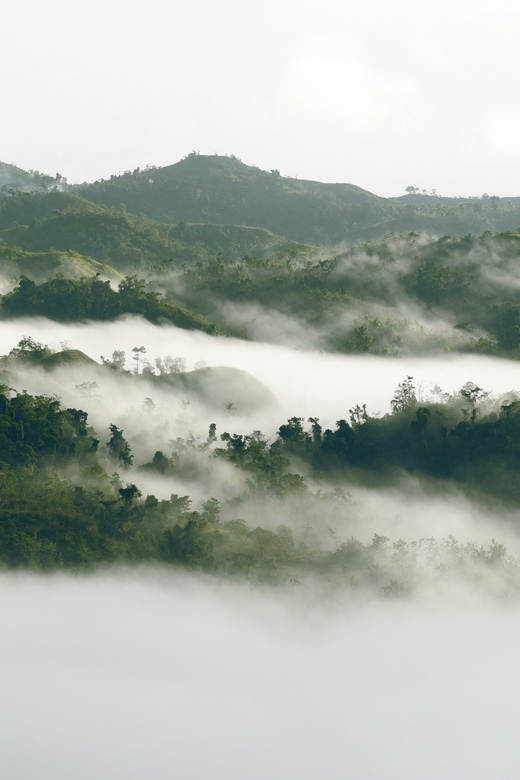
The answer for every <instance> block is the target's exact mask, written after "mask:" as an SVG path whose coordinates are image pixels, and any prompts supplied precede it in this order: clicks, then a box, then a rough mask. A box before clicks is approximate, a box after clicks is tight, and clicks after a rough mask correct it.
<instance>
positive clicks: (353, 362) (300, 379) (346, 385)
mask: <svg viewBox="0 0 520 780" xmlns="http://www.w3.org/2000/svg"><path fill="white" fill-rule="evenodd" d="M23 335H31V336H32V337H33V338H35V339H37V340H38V341H42V342H44V343H47V344H50V345H53V346H54V347H55V348H57V349H58V348H59V345H60V343H61V342H63V341H64V340H68V341H69V342H70V344H71V346H72V347H73V348H75V349H80V350H82V351H84V352H86V353H87V354H88V355H90V356H91V357H92V358H94V359H95V360H99V357H100V355H104V356H105V357H110V355H111V354H112V352H113V351H114V350H115V349H122V350H124V351H125V352H126V353H127V367H128V368H132V365H131V364H132V360H131V355H132V352H131V350H132V348H133V347H135V346H145V347H146V349H147V351H148V352H147V357H148V358H149V359H150V360H151V362H153V360H154V358H155V357H164V356H165V355H167V354H170V355H172V356H174V357H175V356H182V357H184V358H185V359H186V361H187V366H188V369H191V368H193V367H194V365H195V364H196V363H197V362H199V361H204V362H205V363H206V364H208V365H210V366H217V365H223V366H231V367H235V368H239V369H243V370H246V371H249V372H250V373H251V374H253V376H255V377H257V378H258V379H259V380H260V381H262V382H263V383H264V384H265V385H266V386H267V387H268V388H269V389H270V390H272V391H273V393H274V394H275V396H276V397H277V399H278V400H279V402H280V403H281V404H282V406H283V409H282V414H283V413H285V414H287V415H290V416H293V415H298V416H308V415H316V416H321V417H322V418H323V419H322V422H324V423H326V424H329V423H332V424H333V423H334V422H335V420H337V419H339V418H340V417H344V418H346V419H347V418H348V409H349V408H351V407H352V406H353V405H355V404H356V403H360V404H362V403H366V404H367V406H368V410H369V412H370V413H377V412H383V413H384V412H387V411H389V410H390V399H391V398H392V396H393V393H394V391H395V389H396V387H397V384H398V383H399V382H401V381H402V380H403V379H404V378H405V377H406V376H407V375H410V376H413V377H414V381H415V383H416V385H417V386H418V388H419V390H420V391H421V392H423V393H424V395H425V396H427V395H428V392H429V389H431V388H432V387H433V386H434V385H439V386H440V387H441V388H442V389H443V390H444V391H447V392H453V391H458V390H459V389H460V388H461V387H462V386H463V385H464V384H465V383H466V382H468V381H471V382H475V383H476V384H478V385H479V386H480V387H483V388H484V389H486V390H490V391H492V392H493V393H505V392H508V391H510V390H512V389H513V388H515V387H516V388H517V389H519V388H520V366H519V365H518V363H516V362H515V361H507V360H498V359H496V358H488V357H481V356H473V355H453V354H452V355H449V354H447V355H446V357H439V358H411V357H406V358H404V357H403V358H391V359H390V358H383V357H374V356H368V357H367V356H352V355H331V354H327V353H321V352H319V351H315V352H309V351H304V350H296V349H290V348H287V347H284V346H277V345H272V344H262V343H257V342H248V341H240V340H237V339H231V338H215V337H213V336H208V335H206V334H203V333H198V332H194V331H187V330H180V329H178V328H174V327H170V326H155V325H152V324H151V323H149V322H146V321H143V320H141V319H139V318H125V319H122V320H119V321H117V322H113V323H91V324H81V325H63V324H59V323H55V322H51V321H50V320H45V319H25V320H15V321H10V322H5V323H3V324H2V331H1V334H0V352H1V353H3V354H5V353H6V352H8V351H9V350H10V349H12V347H14V346H15V345H16V343H17V342H18V341H19V340H20V338H21V337H22V336H23Z"/></svg>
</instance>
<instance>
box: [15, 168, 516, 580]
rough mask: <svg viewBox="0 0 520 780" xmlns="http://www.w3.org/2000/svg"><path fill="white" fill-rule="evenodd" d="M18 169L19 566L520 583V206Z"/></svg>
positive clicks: (159, 174) (220, 175)
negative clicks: (85, 178)
mask: <svg viewBox="0 0 520 780" xmlns="http://www.w3.org/2000/svg"><path fill="white" fill-rule="evenodd" d="M2 175H3V176H4V179H5V182H4V186H3V189H2V196H1V197H0V242H1V244H0V276H1V279H2V292H3V294H2V297H1V299H0V318H1V326H2V345H3V348H2V352H3V354H4V357H2V358H1V371H2V377H1V381H2V384H3V391H2V399H3V400H2V410H1V411H2V415H3V429H2V434H1V436H2V438H1V443H2V445H1V446H2V453H1V458H0V460H1V461H2V464H4V465H3V466H2V468H3V469H4V470H3V471H2V478H3V480H4V498H3V507H4V512H5V513H6V515H5V517H6V523H5V525H4V533H5V537H4V541H3V547H2V549H3V550H4V552H3V553H2V556H3V558H2V559H3V561H4V563H5V564H6V565H8V566H16V567H19V566H22V567H36V568H39V569H49V568H51V569H52V568H66V569H82V568H89V567H92V566H96V565H100V564H105V563H110V562H113V563H115V562H119V563H121V562H129V561H135V562H148V563H154V564H161V565H174V566H176V567H180V568H184V569H188V570H192V571H204V572H206V573H212V574H214V575H217V576H232V577H238V578H241V579H245V580H251V581H253V582H271V583H273V584H274V583H279V584H283V583H292V584H294V585H298V584H301V583H303V582H308V581H309V580H316V581H320V580H323V579H324V581H329V582H330V583H333V584H334V587H343V586H345V587H347V589H351V590H356V589H360V590H362V591H363V590H367V591H375V592H377V593H379V594H380V595H384V594H387V595H388V594H391V595H398V594H401V593H408V592H413V591H414V589H417V588H419V589H420V588H421V587H422V585H421V583H423V582H428V583H429V584H430V585H432V583H433V584H436V585H439V584H440V582H441V581H443V582H445V581H447V579H449V577H448V574H447V572H449V573H450V576H452V577H453V578H455V579H457V578H461V580H462V581H471V582H473V580H475V581H478V582H484V583H485V586H484V589H485V587H489V588H491V589H492V590H494V591H495V590H496V589H497V587H498V591H500V592H501V593H502V592H503V593H506V592H507V593H509V592H511V593H513V592H515V590H516V578H517V574H516V570H517V560H516V558H515V555H516V554H517V548H518V538H517V531H516V523H515V512H516V507H517V504H518V502H519V501H520V494H519V493H518V489H517V485H516V482H515V479H514V473H515V469H516V468H517V465H518V464H517V458H518V452H517V446H516V444H515V442H516V440H517V437H518V431H517V426H518V421H519V420H520V417H519V414H518V412H519V406H518V404H519V400H518V398H519V396H518V394H517V392H516V390H515V387H520V382H519V381H518V377H517V372H516V363H515V361H516V359H517V358H518V357H519V355H518V351H519V350H520V285H519V279H518V270H517V269H518V256H519V250H520V237H519V234H518V232H516V230H515V229H513V221H511V220H514V219H516V218H517V213H516V200H514V199H513V200H510V201H508V202H506V200H505V199H497V198H487V197H486V198H484V197H483V198H480V199H466V200H464V199H462V200H461V201H460V202H452V201H456V199H443V198H441V197H440V196H437V195H427V194H425V193H420V192H418V191H417V190H416V189H415V188H413V192H412V191H411V189H410V188H408V194H407V195H406V196H404V197H403V198H401V199H398V198H397V199H382V198H376V197H375V196H373V195H372V194H371V193H368V192H366V191H364V190H362V189H360V188H358V187H355V186H354V185H322V184H319V183H315V182H314V183H313V182H300V181H298V180H293V179H288V178H287V177H281V176H280V175H279V174H278V172H277V171H271V172H270V173H269V172H265V171H260V170H259V169H256V168H254V167H253V168H252V167H249V166H246V165H244V164H243V163H242V162H241V161H239V160H237V159H236V158H233V157H231V158H222V157H217V156H214V157H204V156H201V155H197V154H192V155H189V156H188V157H187V158H185V159H184V160H183V161H181V162H179V163H177V164H176V165H174V166H170V167H168V168H162V169H158V168H147V169H146V170H142V171H141V170H140V169H137V170H136V171H134V172H133V173H130V172H127V173H125V174H124V175H123V176H119V177H112V178H111V179H110V180H108V181H105V182H103V181H100V182H96V183H95V184H92V185H86V184H85V185H81V186H70V185H68V184H67V182H66V181H65V180H64V179H63V177H61V176H60V175H59V174H56V176H55V177H47V178H45V176H43V175H42V174H39V173H38V172H34V171H31V172H28V173H27V174H25V175H23V172H20V171H19V170H17V169H16V170H15V169H12V170H11V169H10V168H9V166H5V165H4V167H3V168H2ZM9 176H11V177H12V180H9V181H8V180H7V179H8V178H9ZM6 177H7V178H6ZM239 193H240V195H239ZM197 209H198V211H197ZM407 220H408V222H407ZM457 220H458V222H457ZM507 220H510V223H509V222H507ZM440 224H442V225H443V227H444V228H445V229H446V228H451V229H452V232H453V234H452V235H451V236H450V235H444V234H440V232H438V231H437V226H438V225H440ZM463 224H464V230H466V229H467V228H468V227H469V228H470V231H471V228H472V227H475V225H477V224H478V225H479V226H480V228H482V232H481V233H480V234H479V235H475V234H471V232H469V233H465V234H463V233H462V225H463ZM490 228H491V229H490ZM396 229H397V230H400V231H402V234H401V235H399V234H398V233H397V232H395V230H396ZM492 230H495V232H492ZM497 230H498V231H500V232H496V231H497ZM404 231H406V233H405V232H404ZM50 485H52V488H51V487H50ZM29 486H30V488H29ZM49 490H50V492H49V493H46V491H49ZM43 496H46V498H45V499H43V498H42V497H43ZM36 505H38V510H37V511H36V510H35V508H34V507H35V506H36ZM57 506H61V507H62V509H61V510H60V512H58V513H57V514H56V507H57ZM412 506H413V512H411V511H410V507H412ZM497 571H499V572H500V575H499V576H498V577H497V576H496V573H497ZM477 572H478V574H477ZM490 572H493V575H492V576H490V574H489V573H490ZM497 583H500V584H499V585H498V586H497Z"/></svg>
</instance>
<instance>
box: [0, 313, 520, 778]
mask: <svg viewBox="0 0 520 780" xmlns="http://www.w3.org/2000/svg"><path fill="white" fill-rule="evenodd" d="M24 335H31V336H32V337H33V338H35V339H37V340H38V341H41V342H43V343H46V344H49V345H51V346H53V347H54V348H55V349H57V350H58V349H60V344H63V343H64V342H65V341H66V342H67V346H68V347H69V348H74V349H80V350H82V351H84V352H85V353H86V354H88V355H90V356H91V357H92V358H94V359H95V360H97V361H100V355H102V354H103V355H104V356H105V357H110V356H111V354H112V352H113V351H114V350H116V349H122V350H125V351H126V353H127V368H129V369H131V368H133V366H132V365H130V364H131V363H132V360H131V355H132V352H131V350H132V347H135V346H145V347H146V348H147V353H146V357H147V358H148V359H149V360H150V362H151V363H152V364H153V361H154V359H155V358H156V357H162V358H164V356H165V355H168V354H169V355H172V356H174V357H183V358H184V359H185V360H186V364H187V369H188V370H193V369H194V367H195V365H196V364H200V362H201V361H204V362H205V363H206V364H207V365H208V366H209V367H212V366H224V367H229V368H233V369H238V370H240V371H244V372H249V374H250V375H251V376H248V375H241V374H229V377H230V382H231V384H230V385H229V395H226V393H227V390H226V379H225V377H226V376H227V375H226V374H225V373H223V374H222V375H221V378H222V382H223V388H224V389H222V387H220V388H219V387H218V386H217V385H218V383H217V384H213V380H214V377H213V376H212V375H211V373H210V374H208V375H207V374H205V373H204V370H203V371H202V372H201V371H200V370H199V372H198V373H197V376H198V377H199V379H200V381H199V384H197V385H195V384H192V385H189V384H187V385H186V384H185V385H182V384H181V385H179V384H177V385H176V384H175V381H173V384H172V385H170V384H169V383H168V382H164V383H160V382H157V381H153V380H149V379H146V378H145V377H142V376H139V377H136V376H133V375H121V374H120V373H118V372H115V371H110V370H109V369H108V368H106V367H103V366H100V365H93V366H75V367H73V368H72V367H70V368H67V367H61V368H58V369H55V370H53V371H43V370H41V369H38V370H36V369H31V370H30V369H28V368H26V369H23V370H18V369H17V370H16V371H13V373H12V375H11V377H10V379H11V381H12V382H13V385H14V386H15V387H16V388H17V389H20V390H21V389H27V390H28V392H35V393H48V394H54V395H57V396H59V397H60V398H61V399H62V400H63V403H64V404H65V405H73V406H76V407H81V408H85V409H86V410H87V411H88V412H89V419H90V421H91V423H92V424H93V425H94V427H95V428H96V430H98V432H99V434H100V438H101V441H102V443H104V442H105V441H106V440H107V439H108V425H109V424H110V423H111V422H114V423H115V424H117V425H119V426H120V427H122V428H123V429H124V432H125V436H127V437H128V439H129V441H130V443H131V446H132V450H133V452H134V454H135V458H136V462H135V464H134V467H133V469H132V470H130V471H129V472H125V473H124V474H123V475H122V476H123V478H124V479H125V480H127V481H132V482H135V483H136V484H137V485H138V486H139V487H140V488H141V489H142V490H143V493H144V494H146V493H153V494H154V495H156V496H158V497H159V498H163V497H164V498H167V497H168V496H169V495H170V494H171V493H178V494H179V495H185V494H186V495H189V496H190V497H191V498H192V500H193V502H194V503H193V506H194V508H196V507H198V506H200V504H201V503H202V502H203V501H205V500H207V499H208V498H209V497H210V496H215V497H217V498H218V499H219V500H220V501H221V502H222V504H223V507H222V511H223V519H224V520H225V519H231V518H236V517H240V518H243V519H244V520H245V521H246V523H247V524H248V526H249V527H250V528H255V527H256V526H261V527H263V528H269V529H272V530H275V529H276V528H277V527H278V526H279V525H280V524H284V525H287V526H289V527H290V528H291V529H292V530H293V532H294V534H295V538H296V541H303V542H305V543H306V544H308V545H310V546H311V547H321V548H322V549H325V550H329V551H334V549H339V546H340V545H341V544H342V543H344V542H346V541H347V540H349V539H351V538H352V537H355V538H356V539H359V540H360V542H361V543H362V544H364V545H369V544H370V542H371V539H372V538H373V536H374V534H378V535H384V536H388V537H389V542H388V545H387V548H386V549H385V551H384V552H382V553H381V559H380V567H381V568H380V571H382V572H383V573H384V578H383V580H382V581H383V582H387V583H388V585H387V586H385V587H383V588H381V586H380V585H378V586H377V587H374V586H372V585H371V582H370V578H365V579H363V576H362V575H361V574H360V575H359V577H358V575H357V573H355V576H349V577H345V575H344V574H343V573H342V570H341V567H340V568H339V569H338V570H335V571H332V570H331V572H332V573H330V574H328V575H327V576H324V577H322V578H320V577H318V576H317V575H313V576H309V577H302V579H301V582H293V583H292V585H289V584H282V585H278V586H274V585H270V586H267V585H260V584H253V582H247V581H246V582H242V583H239V582H238V581H236V580H235V581H225V580H224V578H212V577H209V576H202V575H200V574H195V573H193V574H186V573H180V572H179V571H178V570H176V569H175V568H170V569H167V568H160V567H156V566H150V567H148V568H145V567H137V566H136V567H135V568H132V569H124V568H116V569H111V570H110V569H102V570H100V571H97V572H96V573H93V574H91V575H88V576H87V575H78V574H74V575H64V574H54V575H34V574H31V575H29V574H13V573H7V572H4V573H2V574H0V624H1V625H2V639H1V641H0V689H1V690H2V702H1V704H0V718H1V730H2V737H3V747H2V767H3V771H4V774H5V776H6V777H9V778H10V779H11V778H12V779H13V780H18V779H19V780H30V778H33V777H38V778H43V780H46V778H49V779H50V778H52V780H61V778H63V779H64V780H65V778H69V777H71V776H74V777H75V778H78V780H82V778H84V779H85V780H87V779H88V780H90V778H92V777H99V778H101V779H102V780H112V778H114V780H115V779H116V778H121V777H124V778H127V779H128V780H132V779H133V778H135V779H136V780H138V779H139V780H141V778H142V777H144V776H153V777H156V778H159V779H160V778H165V779H166V778H168V780H169V778H171V777H172V776H179V777H182V778H185V779H186V780H190V778H193V779H194V780H195V779H196V780H199V778H201V777H206V776H210V775H211V776H214V777H227V778H237V780H238V778H243V777H247V778H251V780H255V778H258V779H259V780H260V778H261V779H262V780H263V779H264V778H265V777H268V776H271V777H275V778H295V780H296V778H298V780H301V779H304V780H307V779H308V780H315V779H316V780H317V779H318V778H323V777H327V778H331V779H332V780H334V778H342V780H343V778H345V777H349V778H353V780H358V778H359V780H365V778H374V779H375V780H379V779H381V780H388V779H390V780H392V779H393V778H395V780H408V778H410V780H412V779H413V780H416V778H418V777H420V778H421V780H429V778H432V780H434V779H435V780H437V779H438V778H439V777H442V778H447V779H448V780H449V778H453V779H454V780H455V778H456V779H457V780H459V778H460V777H466V776H467V777H472V778H477V779H478V778H483V779H484V778H486V780H487V778H489V777H490V776H498V777H500V778H509V777H511V778H512V777H514V776H516V774H517V769H516V764H517V759H516V752H517V751H516V738H514V737H513V728H514V725H515V724H516V721H517V718H518V717H519V716H520V704H519V703H518V697H517V696H516V691H515V687H514V685H513V684H512V682H511V680H512V679H513V676H514V675H515V674H516V666H517V658H518V653H519V651H520V629H519V628H518V626H519V617H520V612H519V610H520V602H519V599H518V596H519V594H520V563H519V556H520V534H519V533H518V511H516V510H512V509H505V508H504V507H500V506H498V505H495V504H491V503H490V504H489V505H483V504H482V503H479V502H477V501H475V500H472V499H471V498H469V497H468V496H465V495H463V494H462V492H460V491H459V490H456V489H455V488H454V487H444V489H443V490H440V489H439V487H438V486H435V485H432V484H428V483H426V482H422V481H420V480H418V479H412V478H410V477H405V476H404V475H403V477H402V479H400V480H397V481H396V483H395V484H394V485H392V486H387V487H385V488H383V487H380V488H377V489H375V488H367V487H362V486H360V485H359V484H355V483H354V482H353V483H352V484H351V483H350V481H349V480H348V479H345V480H344V482H343V483H342V484H341V486H340V487H341V489H342V493H341V494H335V493H334V488H335V487H338V486H337V485H334V484H333V483H331V484H329V485H327V484H324V483H323V482H321V483H320V482H316V483H315V482H314V481H313V480H312V479H311V478H308V484H309V488H310V491H309V492H308V493H307V494H305V495H304V496H303V497H302V496H299V497H291V498H288V499H280V498H277V497H276V496H269V497H264V498H263V499H262V500H259V499H258V498H255V497H254V496H247V494H246V493H247V491H245V487H246V486H245V477H244V475H243V474H240V473H239V472H238V471H237V469H236V468H234V467H233V466H232V465H231V464H230V463H227V462H223V461H220V460H215V459H211V458H209V457H208V456H207V454H205V453H204V451H203V449H199V450H197V449H196V447H195V448H194V449H193V452H192V454H191V456H190V457H191V460H190V461H189V468H186V469H185V470H184V471H183V470H181V471H179V472H178V473H176V474H175V475H173V476H167V477H166V476H161V475H159V474H150V473H146V472H143V471H140V470H139V469H138V468H137V466H139V465H140V464H141V463H144V462H145V461H146V460H149V459H150V458H151V457H152V456H153V453H154V452H155V450H157V449H159V448H161V447H163V448H164V451H165V453H170V452H171V448H172V446H174V444H171V442H173V443H175V440H176V438H178V437H181V438H183V439H184V440H193V441H194V442H195V443H197V442H199V443H200V442H204V441H205V436H206V434H207V430H208V425H209V423H210V422H216V423H217V433H221V432H223V431H224V430H228V431H230V432H243V433H250V432H251V431H252V430H262V431H263V432H264V433H266V435H268V436H270V437H272V436H274V434H275V432H276V429H277V427H278V426H279V425H280V424H281V423H283V422H284V421H285V420H286V419H287V418H288V417H292V416H294V415H298V416H302V417H308V416H310V415H313V416H318V417H320V420H321V422H322V424H323V425H324V426H326V425H330V426H334V424H335V421H336V420H338V419H340V418H348V410H349V408H351V407H352V406H354V405H355V404H356V403H359V404H362V403H366V404H367V405H368V408H369V411H370V413H373V414H375V413H380V414H384V413H386V412H387V411H389V408H390V405H389V403H390V399H391V398H392V395H393V393H394V391H395V389H396V387H397V385H398V383H399V382H401V381H402V380H403V379H404V378H405V377H406V376H407V375H409V376H413V377H414V382H415V384H416V387H417V388H418V393H419V396H420V398H421V400H424V401H427V400H428V398H429V397H430V396H432V394H433V396H435V397H438V394H439V386H440V387H442V389H443V390H444V391H446V392H450V393H452V392H457V391H458V390H459V389H460V388H461V387H462V386H463V385H464V384H465V383H466V382H467V381H473V382H475V383H477V384H478V385H479V386H481V387H483V388H485V389H486V390H489V391H490V392H491V393H492V394H494V395H495V396H496V397H499V396H502V395H505V396H507V395H508V394H509V395H510V391H511V390H512V389H513V388H515V387H516V388H520V369H519V367H518V365H517V364H516V363H515V362H513V361H511V362H508V361H504V360H496V359H491V358H484V357H473V356H460V355H458V356H456V357H455V356H449V355H447V356H445V357H442V358H435V359H417V358H414V359H412V358H400V359H395V358H393V359H388V358H374V357H359V356H358V357H353V356H341V355H331V354H326V353H321V352H319V351H305V350H298V349H291V348H288V347H283V346H273V345H272V344H263V343H255V342H246V341H239V340H236V339H231V338H215V337H210V336H207V335H205V334H201V333H196V332H188V331H184V330H178V329H176V328H173V327H169V326H161V327H158V326H153V325H151V324H150V323H147V322H143V321H142V320H138V319H135V318H125V319H122V320H119V321H118V322H115V323H107V324H99V323H96V324H95V325H93V324H89V323H87V324H83V325H67V326H64V325H60V324H57V323H53V322H50V321H48V320H44V319H38V320H36V319H28V320H17V321H14V322H7V321H6V322H4V323H3V326H2V331H1V335H0V352H1V353H2V354H6V353H7V352H9V351H10V350H11V349H12V348H13V347H14V346H15V345H16V344H17V342H18V341H19V340H20V338H21V337H22V336H24ZM205 376H206V377H209V379H208V381H207V383H206V384H204V383H205V382H206V380H205V379H204V377H205ZM215 376H216V375H215ZM231 377H234V378H233V380H232V381H231ZM174 380H175V377H174ZM85 381H95V382H96V384H97V385H98V389H97V390H96V392H95V393H93V394H92V396H91V397H88V396H85V395H82V394H81V391H80V390H79V385H80V384H81V383H82V382H85ZM96 396H99V397H96ZM145 399H152V401H153V404H154V406H153V407H150V406H148V407H147V406H146V405H143V402H144V401H145ZM225 399H228V401H229V404H231V405H232V407H231V408H226V403H225ZM187 402H189V403H187ZM491 402H492V401H491ZM229 404H228V405H229ZM327 491H329V492H330V494H329V495H327ZM243 493H244V496H242V501H241V503H240V505H238V506H237V505H236V504H234V503H233V500H234V499H236V498H237V496H241V495H242V494H243ZM226 502H229V504H226ZM419 540H422V541H419ZM434 540H435V541H434ZM456 540H457V541H456ZM492 540H495V541H496V542H497V543H499V544H504V545H506V547H507V551H508V553H509V557H508V556H503V557H500V556H499V557H498V559H497V561H496V562H495V561H494V560H493V559H492V558H493V556H492V555H491V554H488V553H486V554H484V553H483V552H482V551H483V550H490V549H492V545H493V544H494V542H493V541H492ZM490 545H491V547H490ZM481 548H482V550H481ZM486 556H487V557H486ZM385 578H386V579H385ZM402 582H404V583H406V587H404V588H402V587H401V584H400V583H402ZM28 745H30V747H31V749H30V750H28Z"/></svg>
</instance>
